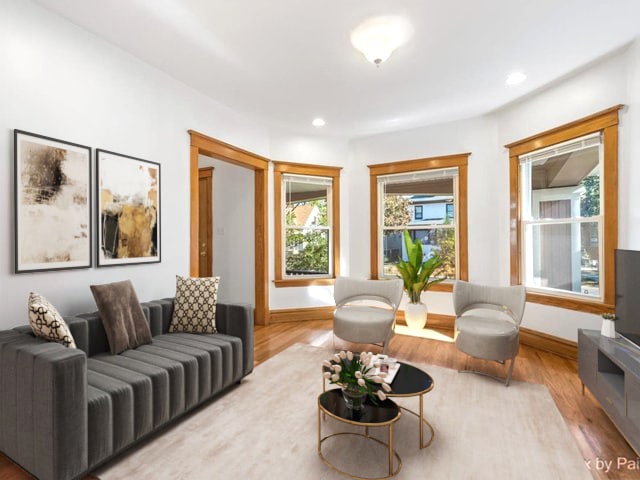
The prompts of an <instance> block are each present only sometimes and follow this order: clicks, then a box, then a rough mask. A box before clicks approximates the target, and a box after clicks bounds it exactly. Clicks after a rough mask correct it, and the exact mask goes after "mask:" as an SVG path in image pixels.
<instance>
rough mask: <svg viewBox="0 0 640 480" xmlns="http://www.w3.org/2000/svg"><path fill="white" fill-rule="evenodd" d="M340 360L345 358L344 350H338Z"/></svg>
mask: <svg viewBox="0 0 640 480" xmlns="http://www.w3.org/2000/svg"><path fill="white" fill-rule="evenodd" d="M340 358H341V359H343V360H344V359H345V358H347V353H346V352H345V351H344V350H340Z"/></svg>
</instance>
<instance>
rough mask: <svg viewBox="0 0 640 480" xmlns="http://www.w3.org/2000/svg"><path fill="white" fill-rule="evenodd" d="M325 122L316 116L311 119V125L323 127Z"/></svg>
mask: <svg viewBox="0 0 640 480" xmlns="http://www.w3.org/2000/svg"><path fill="white" fill-rule="evenodd" d="M326 123H327V122H325V121H324V119H323V118H320V117H318V118H314V119H313V122H311V125H313V126H314V127H324V126H325V124H326Z"/></svg>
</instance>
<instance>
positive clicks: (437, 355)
mask: <svg viewBox="0 0 640 480" xmlns="http://www.w3.org/2000/svg"><path fill="white" fill-rule="evenodd" d="M433 333H434V336H436V337H439V338H440V339H438V340H436V339H428V338H416V337H409V336H404V335H396V336H395V337H394V339H393V340H392V342H391V345H390V346H389V352H388V353H389V355H391V356H394V357H396V358H398V359H400V360H403V361H406V362H426V363H431V364H434V365H439V366H443V367H448V368H454V366H455V347H454V346H453V344H452V343H451V342H450V338H448V336H449V333H448V332H446V331H438V332H433ZM255 337H256V338H255V342H256V344H255V363H256V365H257V364H259V363H261V362H264V361H265V360H267V359H269V358H270V357H273V356H274V355H276V354H278V353H280V352H281V351H283V350H285V349H286V348H287V347H289V346H290V345H293V344H294V343H307V344H311V345H316V346H327V347H330V346H331V345H332V334H331V322H330V321H309V322H290V323H279V324H275V325H270V326H268V327H256V332H255ZM447 340H449V341H447ZM336 347H337V348H351V349H353V350H356V351H358V350H361V349H362V346H358V345H351V344H348V343H346V342H342V341H340V340H338V339H336ZM367 348H368V349H371V350H372V351H379V350H380V349H379V348H377V347H375V346H374V347H369V346H367ZM460 360H461V367H463V368H474V369H480V370H483V371H487V372H491V373H493V374H495V375H503V374H504V367H502V366H500V365H497V364H490V363H486V362H481V361H478V360H473V359H468V358H465V357H463V356H461V357H460ZM577 370H578V366H577V362H576V361H574V360H568V359H565V358H561V357H559V356H556V355H553V354H550V353H546V352H542V351H539V350H537V349H534V348H530V347H526V346H525V347H522V348H521V350H520V354H519V355H518V359H517V361H516V364H515V370H514V375H513V378H514V380H516V381H524V382H533V383H542V384H545V385H546V386H547V387H548V388H549V391H550V392H551V395H552V397H553V399H554V400H555V403H556V405H557V407H558V409H559V410H560V413H561V414H562V416H563V417H564V419H565V421H566V423H567V426H568V427H569V429H570V431H571V433H572V434H573V436H574V438H575V440H576V443H577V445H578V446H579V448H580V451H581V452H582V455H583V457H584V458H585V460H591V462H592V464H593V465H595V463H596V460H597V459H598V458H599V459H602V460H608V461H610V460H612V461H613V466H612V468H611V470H610V471H609V473H605V472H603V471H600V472H595V473H596V474H595V475H594V476H595V478H599V479H600V478H602V479H604V478H607V479H610V478H611V479H613V478H624V479H634V478H635V479H637V478H640V471H638V470H637V469H636V470H628V469H626V468H624V467H623V468H616V465H617V459H618V458H619V457H620V458H626V459H629V460H630V461H635V460H637V457H636V455H635V453H634V452H633V450H632V449H631V447H629V445H628V444H627V443H626V442H625V440H624V438H623V437H622V436H621V435H620V433H619V432H618V431H617V430H616V428H615V427H614V426H613V424H612V423H611V421H610V420H609V418H608V417H607V416H606V414H605V413H604V412H603V410H602V409H601V408H600V406H599V405H598V403H597V402H596V401H595V400H594V398H593V397H592V396H591V394H590V393H589V392H588V391H586V392H585V394H584V395H582V393H581V384H580V380H579V378H578V373H577ZM498 386H499V384H498V383H496V387H498ZM502 388H504V387H502ZM639 462H640V461H639ZM637 467H638V468H640V465H637ZM31 478H32V477H31V476H30V475H28V474H26V473H25V472H24V471H23V470H21V469H20V468H19V467H17V466H16V465H15V464H13V463H12V462H11V461H10V460H9V459H7V458H6V457H4V456H2V455H0V480H10V479H11V480H14V479H15V480H22V479H31ZM89 478H90V477H87V479H86V480H88V479H89ZM497 480H501V479H497ZM541 480H543V479H541Z"/></svg>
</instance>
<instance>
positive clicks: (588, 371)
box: [578, 331, 598, 390]
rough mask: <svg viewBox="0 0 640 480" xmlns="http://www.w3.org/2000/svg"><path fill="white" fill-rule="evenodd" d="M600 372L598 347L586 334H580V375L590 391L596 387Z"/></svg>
mask: <svg viewBox="0 0 640 480" xmlns="http://www.w3.org/2000/svg"><path fill="white" fill-rule="evenodd" d="M597 370H598V345H597V343H596V342H595V341H594V340H593V339H591V338H590V337H588V336H587V335H586V334H584V333H583V332H582V331H579V332H578V375H580V380H582V383H584V384H585V385H586V386H587V387H589V390H593V388H594V387H595V385H596V371H597Z"/></svg>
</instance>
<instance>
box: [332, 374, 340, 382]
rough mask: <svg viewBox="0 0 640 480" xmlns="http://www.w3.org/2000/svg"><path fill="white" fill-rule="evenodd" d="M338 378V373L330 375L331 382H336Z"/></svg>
mask: <svg viewBox="0 0 640 480" xmlns="http://www.w3.org/2000/svg"><path fill="white" fill-rule="evenodd" d="M338 380H340V375H338V374H337V373H334V374H333V375H331V381H332V382H337V381H338Z"/></svg>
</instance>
